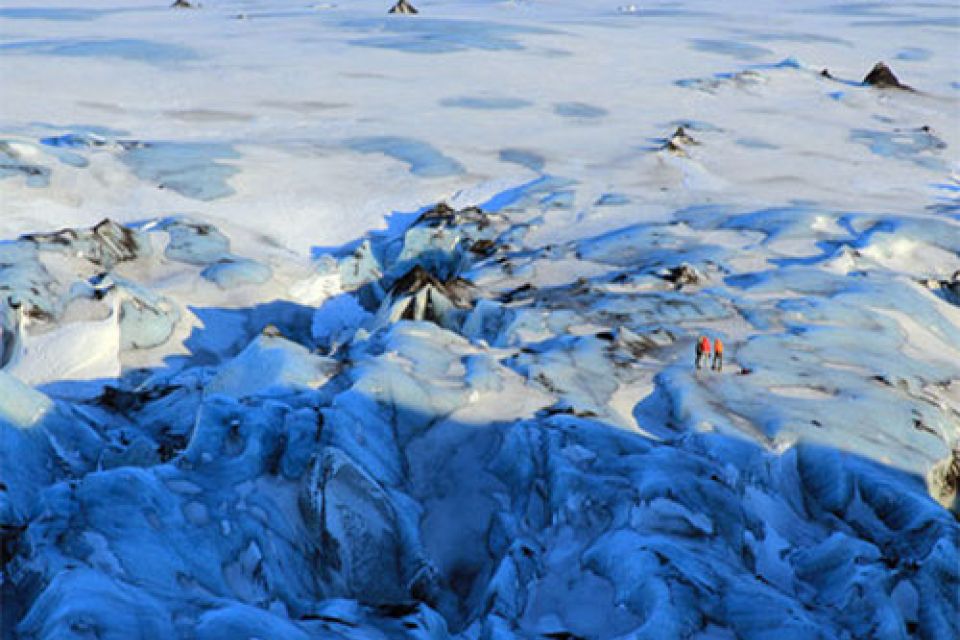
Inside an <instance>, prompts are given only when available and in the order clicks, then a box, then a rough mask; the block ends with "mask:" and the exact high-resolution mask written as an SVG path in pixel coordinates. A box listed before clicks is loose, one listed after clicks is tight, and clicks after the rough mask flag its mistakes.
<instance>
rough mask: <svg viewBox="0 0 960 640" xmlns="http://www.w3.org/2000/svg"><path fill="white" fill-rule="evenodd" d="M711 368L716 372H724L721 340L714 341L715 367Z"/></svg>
mask: <svg viewBox="0 0 960 640" xmlns="http://www.w3.org/2000/svg"><path fill="white" fill-rule="evenodd" d="M710 368H711V369H713V370H714V371H723V340H721V339H720V338H716V339H714V341H713V365H711V367H710Z"/></svg>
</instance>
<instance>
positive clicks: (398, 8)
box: [388, 0, 420, 15]
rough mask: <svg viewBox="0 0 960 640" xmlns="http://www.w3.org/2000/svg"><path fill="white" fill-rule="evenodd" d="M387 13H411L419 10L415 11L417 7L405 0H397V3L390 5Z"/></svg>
mask: <svg viewBox="0 0 960 640" xmlns="http://www.w3.org/2000/svg"><path fill="white" fill-rule="evenodd" d="M388 13H403V14H408V15H412V14H415V13H420V12H419V11H417V8H416V7H415V6H413V5H412V4H410V3H409V2H407V0H398V1H397V4H395V5H393V6H392V7H390V11H388Z"/></svg>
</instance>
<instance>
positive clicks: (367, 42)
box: [340, 17, 554, 53]
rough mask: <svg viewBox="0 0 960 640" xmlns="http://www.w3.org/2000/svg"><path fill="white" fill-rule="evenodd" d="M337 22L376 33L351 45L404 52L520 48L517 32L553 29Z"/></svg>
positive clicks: (424, 21) (477, 23)
mask: <svg viewBox="0 0 960 640" xmlns="http://www.w3.org/2000/svg"><path fill="white" fill-rule="evenodd" d="M340 24H341V26H342V27H344V28H346V29H352V30H356V31H362V32H368V33H376V34H378V35H374V36H370V37H366V38H358V39H356V40H351V41H350V44H352V45H355V46H359V47H375V48H379V49H394V50H396V51H404V52H407V53H452V52H455V51H467V50H470V49H480V50H483V51H504V50H518V49H523V45H521V44H520V42H518V37H519V36H523V35H528V34H549V33H554V32H553V31H550V30H547V29H543V28H539V27H529V26H516V25H504V24H498V23H495V22H481V21H475V20H470V21H467V20H443V19H430V18H421V17H418V18H417V19H416V20H392V19H373V20H371V19H356V20H345V21H343V22H341V23H340Z"/></svg>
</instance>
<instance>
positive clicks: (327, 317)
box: [310, 293, 370, 349]
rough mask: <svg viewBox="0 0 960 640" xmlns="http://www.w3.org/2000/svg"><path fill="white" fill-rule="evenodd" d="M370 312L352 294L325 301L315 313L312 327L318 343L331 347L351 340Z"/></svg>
mask: <svg viewBox="0 0 960 640" xmlns="http://www.w3.org/2000/svg"><path fill="white" fill-rule="evenodd" d="M369 318H370V313H369V312H368V311H367V310H366V309H364V308H363V307H361V306H360V303H358V302H357V299H356V298H355V297H354V296H352V295H350V294H346V293H344V294H341V295H339V296H334V297H332V298H330V299H329V300H327V301H326V302H324V303H323V304H322V305H321V306H320V308H318V309H317V310H316V312H315V313H314V314H313V322H312V326H311V328H310V330H311V333H312V334H313V339H314V340H315V341H316V342H317V344H318V345H320V346H322V347H326V348H329V349H333V348H336V346H337V345H341V344H344V343H346V342H347V341H349V340H350V339H351V338H352V337H353V335H354V334H355V333H356V331H357V329H359V328H360V327H361V326H362V325H363V323H364V322H366V321H367V320H368V319H369Z"/></svg>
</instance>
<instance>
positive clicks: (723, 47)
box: [691, 38, 773, 60]
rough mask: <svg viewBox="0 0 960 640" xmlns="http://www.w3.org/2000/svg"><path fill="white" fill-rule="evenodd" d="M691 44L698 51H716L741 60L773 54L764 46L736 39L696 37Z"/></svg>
mask: <svg viewBox="0 0 960 640" xmlns="http://www.w3.org/2000/svg"><path fill="white" fill-rule="evenodd" d="M691 43H692V44H691V46H692V47H693V48H694V49H697V50H698V51H706V52H709V53H716V54H720V55H724V56H730V57H733V58H739V59H741V60H756V59H757V58H762V57H764V56H767V55H772V54H773V51H771V50H770V49H766V48H764V47H758V46H756V45H752V44H747V43H745V42H738V41H736V40H709V39H703V38H695V39H693V40H691Z"/></svg>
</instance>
